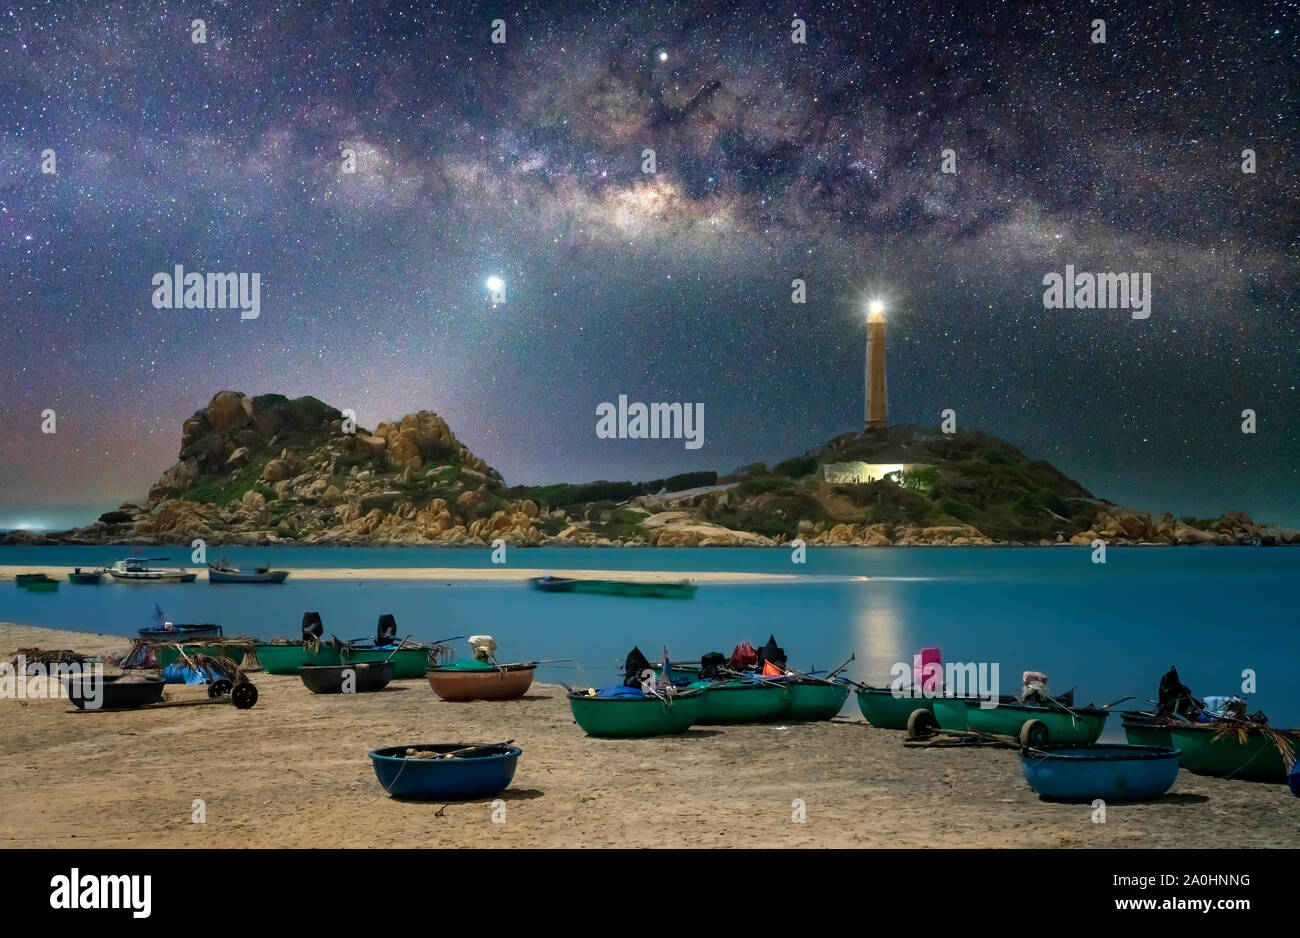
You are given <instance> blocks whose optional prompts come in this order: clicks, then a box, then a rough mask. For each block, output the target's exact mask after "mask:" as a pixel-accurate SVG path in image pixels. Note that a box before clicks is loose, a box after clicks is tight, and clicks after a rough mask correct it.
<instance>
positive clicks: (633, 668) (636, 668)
mask: <svg viewBox="0 0 1300 938" xmlns="http://www.w3.org/2000/svg"><path fill="white" fill-rule="evenodd" d="M653 670H654V669H653V668H651V667H650V662H649V661H647V660H646V656H645V655H643V654H641V649H640V648H639V647H636V646H634V647H633V648H632V650H631V651H629V652H628V653H627V660H626V661H624V662H623V686H624V687H640V686H641V675H642V674H643V673H645V672H646V671H653Z"/></svg>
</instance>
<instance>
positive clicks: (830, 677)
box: [826, 652, 858, 681]
mask: <svg viewBox="0 0 1300 938" xmlns="http://www.w3.org/2000/svg"><path fill="white" fill-rule="evenodd" d="M857 657H858V653H857V652H854V653H853V654H851V655H849V660H848V661H846V662H844V663H843V664H842V665H840V666H839V667H838V668H836V669H835V670H834V671H832V672H831V673H830V674H828V675H826V680H828V681H832V680H834V679H835V675H837V674H839V673H840V672H841V671H843V670H844V669H845V668H847V667H848V666H849V665H850V664H852V663H853V662H854V661H855V660H857Z"/></svg>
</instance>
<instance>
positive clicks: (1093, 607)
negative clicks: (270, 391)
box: [0, 547, 1300, 738]
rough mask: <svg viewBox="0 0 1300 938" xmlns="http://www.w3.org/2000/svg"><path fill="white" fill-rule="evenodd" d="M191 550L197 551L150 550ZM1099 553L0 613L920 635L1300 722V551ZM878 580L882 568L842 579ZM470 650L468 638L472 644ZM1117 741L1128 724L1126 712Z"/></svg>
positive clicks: (337, 588)
mask: <svg viewBox="0 0 1300 938" xmlns="http://www.w3.org/2000/svg"><path fill="white" fill-rule="evenodd" d="M125 553H126V551H125V550H124V549H122V548H103V547H34V548H0V564H51V565H55V564H57V565H81V566H83V567H94V566H99V565H102V564H104V563H107V562H109V561H111V560H113V559H115V558H117V557H120V556H123V555H124V554H125ZM220 553H226V554H228V555H229V556H230V557H231V559H232V560H234V561H235V562H236V563H243V564H247V565H251V564H253V563H262V564H265V563H267V562H269V563H270V564H272V565H273V566H276V567H281V568H287V569H290V570H292V569H293V568H294V567H357V568H364V567H371V568H383V567H456V568H485V567H490V566H491V562H490V551H489V550H487V549H486V548H483V549H447V548H441V549H422V548H305V547H303V548H271V549H266V548H255V549H252V548H231V549H229V550H224V549H223V550H214V551H212V554H213V555H217V554H220ZM148 555H149V556H168V555H170V556H171V557H172V558H173V560H174V562H176V563H177V564H179V563H182V562H183V561H187V560H188V559H189V558H188V552H187V551H182V550H179V549H171V550H168V549H166V548H161V549H159V548H154V549H151V550H150V551H148ZM1090 557H1091V552H1090V551H1089V550H1087V549H1085V548H1078V549H1075V548H1046V549H1034V548H1028V549H1011V548H1008V549H980V548H974V549H962V548H889V549H878V550H870V549H853V548H835V549H832V548H823V549H820V550H817V549H812V550H809V551H808V554H807V560H808V562H807V563H806V564H804V565H794V564H792V563H791V562H790V554H789V552H787V551H785V550H775V549H766V550H763V549H751V550H744V549H698V550H690V549H682V550H654V549H599V548H594V549H593V548H539V549H533V550H525V549H512V550H511V551H510V553H509V560H510V565H512V566H519V567H528V568H539V569H543V570H547V569H550V570H559V569H604V570H611V571H616V570H629V569H641V570H647V569H653V570H670V571H684V572H685V571H692V570H701V571H703V570H708V571H744V572H757V573H796V574H799V575H800V578H801V579H800V582H795V583H780V584H760V585H748V584H744V585H730V584H727V585H712V584H704V585H703V586H701V587H700V589H699V592H698V593H697V595H696V597H695V598H694V599H693V600H689V601H674V600H662V599H625V598H618V597H606V596H576V595H564V594H558V595H551V594H543V593H539V592H537V591H535V590H531V589H528V588H526V587H525V586H523V585H502V584H488V583H482V584H477V583H471V584H452V583H449V582H446V581H431V582H424V583H411V582H401V581H383V580H370V581H365V582H362V583H356V582H346V583H331V582H322V581H307V580H300V581H298V582H294V580H293V578H292V577H290V579H289V581H288V582H287V583H286V584H285V585H283V586H265V587H262V586H211V585H209V584H208V583H206V582H205V581H204V580H203V579H202V578H200V580H199V582H197V583H194V584H191V585H183V586H177V585H172V586H148V585H123V584H113V583H105V584H103V585H101V586H97V587H95V586H85V587H83V586H73V585H71V584H69V583H66V582H65V583H64V584H63V585H62V586H61V587H60V588H59V591H58V592H57V593H53V594H31V593H27V592H26V591H25V590H19V589H17V588H16V587H15V586H13V584H12V583H10V582H8V581H5V582H2V583H0V620H2V621H12V622H21V623H25V624H31V625H43V626H52V627H58V628H70V629H85V630H89V631H95V632H106V633H110V634H120V635H123V636H126V635H132V634H134V632H135V630H136V629H137V628H139V627H141V626H144V625H150V624H151V620H152V614H153V608H154V603H158V604H159V605H160V606H161V607H162V608H163V610H164V612H165V613H166V614H167V617H168V618H170V619H172V620H173V621H176V622H183V621H204V622H219V623H221V624H222V625H223V626H224V627H225V629H226V632H227V634H232V635H233V634H249V635H253V636H257V637H261V638H271V637H273V636H276V635H296V634H297V629H298V623H299V621H300V619H301V618H302V613H303V612H304V611H305V610H308V609H311V610H317V611H319V612H320V613H321V615H322V617H323V619H324V621H325V628H326V632H327V633H334V634H336V635H338V636H339V637H340V638H358V637H361V636H365V635H369V634H372V632H373V630H374V625H375V620H376V619H377V618H378V616H379V614H380V613H385V612H391V613H393V614H394V615H396V617H397V622H398V628H399V631H400V632H401V633H402V634H407V633H410V634H412V635H414V636H415V637H416V638H419V639H426V640H427V639H439V638H446V637H449V636H453V635H469V634H477V633H488V634H491V635H493V636H494V637H495V638H496V640H497V643H498V645H499V646H500V648H501V654H502V655H503V656H504V659H505V660H524V659H545V658H573V659H576V663H575V664H574V665H570V666H563V667H561V666H551V667H548V668H545V669H544V673H543V675H542V677H543V679H545V680H551V681H564V682H565V683H569V684H581V685H584V686H590V685H594V684H602V683H609V682H611V681H612V680H613V679H614V677H615V675H616V674H617V673H618V671H617V665H618V663H619V662H621V660H622V658H623V656H624V655H625V654H626V653H627V651H628V649H629V648H630V647H631V646H632V645H633V644H638V645H640V647H641V649H642V651H644V652H645V653H646V655H647V656H648V657H650V658H652V659H653V658H656V657H657V656H658V655H659V654H660V653H661V651H662V648H663V646H664V645H667V647H668V649H669V651H670V652H671V653H672V655H673V657H674V658H688V657H697V656H698V655H699V654H700V653H702V652H705V651H711V650H717V651H724V652H729V651H730V650H731V649H732V647H733V646H734V645H735V644H736V643H737V642H738V641H740V640H741V639H748V640H749V641H750V642H752V643H753V644H754V645H756V646H757V645H760V644H761V643H762V642H763V641H765V640H766V639H767V636H768V634H769V633H773V634H775V635H776V637H777V639H778V641H779V642H780V644H782V645H783V646H784V647H785V648H786V650H787V652H788V654H789V657H790V663H791V664H792V665H793V666H795V667H799V668H803V669H805V670H811V669H829V668H833V667H835V666H837V665H838V664H840V662H841V661H843V660H844V659H845V658H847V657H848V656H849V654H850V653H856V655H857V660H856V661H855V662H854V663H853V664H852V665H850V667H849V669H848V672H847V673H848V674H849V675H850V676H852V677H854V678H857V679H859V680H869V681H872V682H873V683H874V682H882V683H883V682H885V681H887V679H888V677H889V670H890V666H891V665H892V664H893V663H894V662H896V661H910V660H911V655H912V653H913V652H914V651H915V650H916V649H917V648H920V647H922V646H931V645H933V646H938V647H940V648H941V649H942V650H943V655H944V658H945V659H946V660H952V661H972V662H990V663H992V662H997V663H998V664H999V666H1000V671H1001V684H1002V687H1001V690H1002V691H1003V692H1006V693H1010V692H1013V691H1014V690H1015V689H1016V688H1017V687H1018V685H1019V677H1020V673H1021V672H1022V671H1024V670H1030V669H1032V670H1040V671H1046V672H1047V673H1048V674H1049V675H1050V676H1051V686H1052V688H1053V689H1055V690H1057V691H1063V690H1065V689H1067V688H1069V687H1072V686H1073V687H1076V688H1077V695H1078V696H1077V699H1078V700H1079V701H1080V702H1088V701H1093V702H1095V703H1098V704H1103V703H1109V702H1111V701H1113V700H1116V699H1118V698H1120V697H1123V696H1125V695H1127V694H1134V695H1136V696H1137V697H1138V701H1135V702H1130V703H1128V704H1125V705H1124V706H1125V707H1133V706H1135V705H1136V704H1137V703H1138V702H1140V701H1142V700H1146V699H1148V698H1152V697H1154V696H1155V691H1156V685H1157V683H1158V681H1159V678H1160V675H1161V674H1162V673H1163V672H1164V671H1165V670H1166V669H1167V668H1168V667H1169V666H1170V665H1171V664H1173V665H1177V666H1178V669H1179V672H1180V674H1181V675H1182V678H1183V681H1184V682H1185V683H1187V684H1188V685H1189V686H1190V687H1191V688H1192V690H1193V691H1194V692H1195V693H1197V694H1198V695H1200V696H1204V695H1206V694H1213V693H1233V692H1237V691H1240V689H1241V681H1242V677H1241V674H1242V671H1243V670H1245V669H1253V670H1254V671H1255V673H1256V680H1257V692H1256V693H1255V694H1254V695H1252V696H1251V697H1250V702H1251V709H1252V710H1253V709H1257V708H1258V709H1263V710H1264V711H1265V712H1266V713H1268V714H1269V717H1270V719H1271V721H1272V722H1273V723H1274V724H1275V725H1279V726H1281V725H1290V726H1295V725H1300V680H1298V679H1297V678H1298V677H1300V675H1298V674H1297V668H1300V664H1298V663H1300V605H1298V604H1297V596H1296V590H1297V584H1300V550H1289V549H1285V548H1277V549H1266V548H1265V549H1258V548H1192V549H1175V548H1129V549H1121V548H1115V549H1112V550H1110V551H1109V553H1108V557H1107V560H1108V562H1107V563H1106V564H1104V565H1100V564H1093V563H1092V562H1091V559H1090ZM848 576H869V577H871V578H872V579H870V580H868V581H856V580H848V579H844V578H845V577H848ZM461 647H462V648H463V647H465V646H464V645H463V643H462V645H461ZM1114 722H1115V724H1116V725H1115V726H1114V727H1113V729H1108V732H1107V738H1113V733H1118V732H1119V726H1118V721H1114Z"/></svg>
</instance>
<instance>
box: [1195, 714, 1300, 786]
mask: <svg viewBox="0 0 1300 938" xmlns="http://www.w3.org/2000/svg"><path fill="white" fill-rule="evenodd" d="M1169 739H1170V741H1171V742H1172V743H1173V744H1174V746H1176V747H1177V748H1178V749H1180V750H1182V763H1183V768H1185V769H1187V771H1189V772H1192V773H1194V774H1196V775H1209V776H1213V777H1215V778H1233V779H1244V780H1246V781H1250V782H1274V783H1276V784H1279V785H1285V784H1286V783H1287V775H1288V773H1289V771H1290V769H1291V768H1292V766H1293V765H1294V762H1295V756H1296V753H1297V752H1300V730H1275V729H1272V728H1270V727H1266V726H1260V725H1258V724H1251V723H1241V722H1236V721H1223V722H1220V723H1187V724H1175V725H1173V726H1170V727H1169ZM1283 744H1285V745H1286V746H1287V747H1288V748H1289V749H1290V750H1291V753H1290V759H1289V760H1288V759H1287V758H1285V757H1284V756H1283V753H1282V745H1283Z"/></svg>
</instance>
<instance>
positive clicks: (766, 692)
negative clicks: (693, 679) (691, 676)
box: [696, 681, 791, 723]
mask: <svg viewBox="0 0 1300 938" xmlns="http://www.w3.org/2000/svg"><path fill="white" fill-rule="evenodd" d="M790 696H791V694H790V688H789V687H787V686H784V685H781V684H754V683H751V682H749V681H727V682H726V683H721V684H709V685H707V686H706V687H705V688H704V707H703V710H702V712H701V714H700V718H699V720H697V721H696V722H698V723H765V722H767V721H768V720H775V719H777V718H778V717H782V716H784V715H785V711H786V708H787V707H789V706H790Z"/></svg>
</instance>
